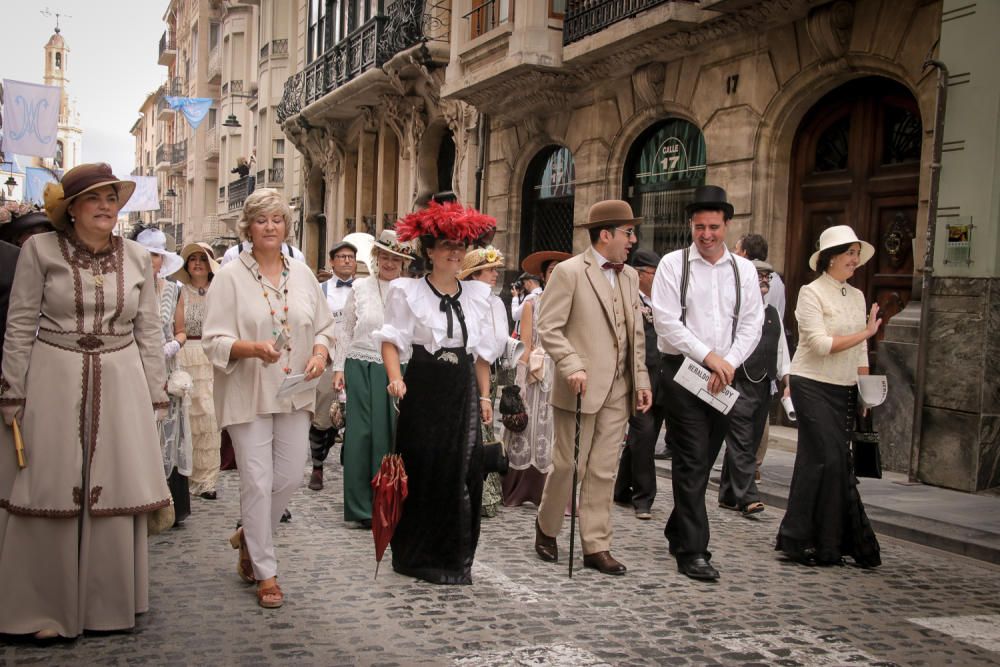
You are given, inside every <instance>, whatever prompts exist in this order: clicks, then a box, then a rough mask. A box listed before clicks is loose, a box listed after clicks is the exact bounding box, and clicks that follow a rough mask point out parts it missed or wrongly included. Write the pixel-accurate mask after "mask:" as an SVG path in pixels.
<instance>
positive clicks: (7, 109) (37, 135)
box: [3, 79, 62, 157]
mask: <svg viewBox="0 0 1000 667" xmlns="http://www.w3.org/2000/svg"><path fill="white" fill-rule="evenodd" d="M61 92H62V90H61V89H60V88H59V86H42V85H40V84H37V83H26V82H24V81H11V80H10V79H4V80H3V128H4V137H3V151H4V153H7V154H8V155H10V154H11V153H20V154H21V155H34V156H36V157H55V154H56V132H57V131H58V129H59V104H60V101H61V100H60V94H61Z"/></svg>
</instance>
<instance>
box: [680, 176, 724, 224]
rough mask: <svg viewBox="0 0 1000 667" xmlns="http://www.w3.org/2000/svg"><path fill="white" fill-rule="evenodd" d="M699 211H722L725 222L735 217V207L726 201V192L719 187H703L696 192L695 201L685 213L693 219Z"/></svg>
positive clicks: (688, 206)
mask: <svg viewBox="0 0 1000 667" xmlns="http://www.w3.org/2000/svg"><path fill="white" fill-rule="evenodd" d="M698 211H722V218H723V220H727V221H728V220H730V219H731V218H732V217H733V205H732V204H730V203H729V202H728V201H726V191H725V190H723V189H722V188H720V187H719V186H718V185H701V186H699V187H698V188H697V189H696V190H695V191H694V201H693V202H691V203H690V204H688V205H687V208H685V209H684V212H685V213H686V214H687V217H689V218H690V217H691V216H692V215H694V214H695V213H697V212H698Z"/></svg>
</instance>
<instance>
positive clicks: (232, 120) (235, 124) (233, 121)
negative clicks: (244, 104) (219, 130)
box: [222, 92, 257, 128]
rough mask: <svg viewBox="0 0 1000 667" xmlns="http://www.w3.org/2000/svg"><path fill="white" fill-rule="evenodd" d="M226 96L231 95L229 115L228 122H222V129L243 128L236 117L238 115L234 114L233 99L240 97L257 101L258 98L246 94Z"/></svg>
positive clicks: (230, 93) (231, 93)
mask: <svg viewBox="0 0 1000 667" xmlns="http://www.w3.org/2000/svg"><path fill="white" fill-rule="evenodd" d="M226 94H227V95H229V115H228V116H226V120H224V121H222V127H231V128H239V127H243V126H242V125H241V124H240V120H239V119H238V118H237V117H236V114H235V113H234V112H233V98H234V97H240V98H243V99H248V100H252V99H255V98H256V97H257V96H256V95H247V94H245V93H234V92H229V93H226Z"/></svg>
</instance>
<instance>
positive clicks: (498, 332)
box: [458, 246, 510, 519]
mask: <svg viewBox="0 0 1000 667" xmlns="http://www.w3.org/2000/svg"><path fill="white" fill-rule="evenodd" d="M503 263H504V261H503V255H502V254H501V253H500V251H499V250H497V249H496V248H494V247H493V246H488V247H486V248H474V249H472V250H470V251H469V252H467V253H466V254H465V258H464V259H463V260H462V270H461V271H459V272H458V279H459V280H478V281H479V282H481V283H486V284H487V285H489V286H490V290H491V292H490V298H489V301H490V315H489V317H490V328H491V329H492V330H493V335H495V336H496V337H497V345H498V349H500V350H502V349H503V348H504V346H506V345H507V339H508V338H510V332H509V329H508V325H507V306H505V305H504V303H503V301H501V300H500V297H498V296H497V295H496V294H493V293H492V290H493V288H494V287H496V286H497V278H498V277H499V276H500V269H501V268H503ZM496 390H497V374H496V366H494V367H493V368H491V372H490V391H489V392H487V393H486V395H487V396H489V397H490V399H491V404H492V401H494V400H495V399H496V395H497V391H496ZM483 441H484V442H490V441H495V439H494V437H493V424H492V423H489V424H483ZM502 500H503V492H502V491H501V486H500V473H497V472H491V473H489V474H488V475H486V479H485V480H483V503H482V509H481V511H480V514H482V516H483V518H487V519H488V518H491V517H494V516H496V515H497V512H499V511H500V505H501V501H502Z"/></svg>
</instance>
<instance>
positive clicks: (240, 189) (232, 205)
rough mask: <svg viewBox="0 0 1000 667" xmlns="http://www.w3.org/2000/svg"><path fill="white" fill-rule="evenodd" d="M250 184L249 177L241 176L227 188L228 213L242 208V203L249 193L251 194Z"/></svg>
mask: <svg viewBox="0 0 1000 667" xmlns="http://www.w3.org/2000/svg"><path fill="white" fill-rule="evenodd" d="M251 184H252V179H251V178H250V177H249V176H243V177H242V178H237V179H236V180H235V181H233V182H232V183H230V184H229V185H228V186H227V191H228V194H229V197H228V202H229V203H228V208H229V210H230V211H235V210H237V209H240V208H243V202H245V201H246V199H247V197H248V196H249V195H250V193H251V192H253V187H252V186H251Z"/></svg>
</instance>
